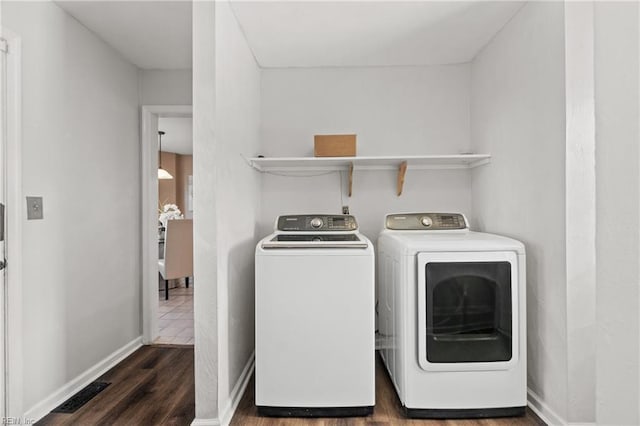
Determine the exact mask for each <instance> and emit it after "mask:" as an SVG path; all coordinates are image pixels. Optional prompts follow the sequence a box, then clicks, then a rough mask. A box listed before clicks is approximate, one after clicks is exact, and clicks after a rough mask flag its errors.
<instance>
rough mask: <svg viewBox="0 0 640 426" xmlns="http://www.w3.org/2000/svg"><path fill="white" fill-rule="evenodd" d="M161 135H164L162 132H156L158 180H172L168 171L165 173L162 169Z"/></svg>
mask: <svg viewBox="0 0 640 426" xmlns="http://www.w3.org/2000/svg"><path fill="white" fill-rule="evenodd" d="M162 135H164V132H163V131H162V130H159V131H158V139H159V140H158V144H159V148H158V151H159V152H158V158H159V160H158V179H173V176H171V173H169V172H168V171H166V170H165V169H163V168H162Z"/></svg>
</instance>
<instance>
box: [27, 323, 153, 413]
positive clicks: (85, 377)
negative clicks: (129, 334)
mask: <svg viewBox="0 0 640 426" xmlns="http://www.w3.org/2000/svg"><path fill="white" fill-rule="evenodd" d="M141 346H142V336H140V337H137V338H136V339H135V340H132V341H131V342H129V343H127V344H126V345H124V346H123V347H121V348H120V349H118V350H117V351H115V352H114V353H112V354H111V355H109V356H107V357H106V358H105V359H103V360H102V361H100V362H98V363H97V364H96V365H94V366H93V367H91V368H89V369H88V370H86V371H85V372H84V373H82V374H80V375H79V376H78V377H76V378H75V379H73V380H71V381H70V382H68V383H66V384H65V385H63V386H62V387H61V388H60V389H58V390H56V391H55V392H53V393H52V394H51V395H49V396H48V397H46V398H45V399H43V400H42V401H40V402H39V403H37V404H36V405H34V406H33V407H31V408H30V409H29V410H28V411H27V412H26V413H25V414H24V418H26V419H34V420H35V421H38V420H40V419H41V418H43V417H44V416H46V415H47V414H49V412H50V411H51V410H53V409H54V408H56V407H57V406H58V405H60V404H62V403H63V402H64V401H66V400H67V399H69V398H70V397H71V396H73V395H74V394H76V393H77V392H78V391H80V390H81V389H82V388H84V387H85V386H87V385H88V384H89V383H91V382H93V381H94V380H95V379H96V378H98V377H100V376H102V375H103V374H104V373H106V372H107V371H109V370H110V369H111V368H113V367H114V366H115V365H116V364H118V363H119V362H120V361H122V360H123V359H125V358H126V357H128V356H129V355H131V354H132V353H133V352H135V351H136V350H137V349H138V348H140V347H141Z"/></svg>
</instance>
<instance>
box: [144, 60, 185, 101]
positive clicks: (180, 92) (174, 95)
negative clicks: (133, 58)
mask: <svg viewBox="0 0 640 426" xmlns="http://www.w3.org/2000/svg"><path fill="white" fill-rule="evenodd" d="M139 86H140V88H139V90H140V105H191V103H192V101H193V92H192V88H191V86H192V72H191V70H190V69H189V70H139Z"/></svg>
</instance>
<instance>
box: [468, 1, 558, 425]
mask: <svg viewBox="0 0 640 426" xmlns="http://www.w3.org/2000/svg"><path fill="white" fill-rule="evenodd" d="M563 11H564V5H563V4H562V3H528V4H526V5H525V6H524V7H523V8H522V9H521V10H520V12H518V14H517V15H516V16H515V17H514V18H513V19H512V20H511V21H510V22H509V23H508V24H507V25H506V26H505V27H504V28H503V29H502V31H501V32H500V33H499V34H498V35H497V36H496V37H495V38H494V39H493V40H492V41H491V43H489V45H488V46H487V47H485V49H484V50H483V51H482V52H481V53H480V54H479V55H478V56H477V57H476V58H475V60H474V61H473V63H472V69H471V81H472V96H471V100H472V101H471V134H472V141H473V146H474V150H475V151H476V152H488V153H491V155H492V159H491V164H489V165H488V166H486V167H479V168H477V169H475V170H474V171H473V179H472V185H473V192H472V197H473V211H474V214H475V217H476V220H477V221H478V224H479V228H480V229H481V230H482V231H486V232H494V233H498V234H504V235H508V236H511V237H514V238H516V239H519V240H521V241H522V242H523V243H524V244H525V246H526V249H527V280H528V281H527V321H528V324H527V329H528V336H527V337H528V386H529V388H530V389H531V390H532V391H533V392H535V393H536V394H537V395H538V396H539V397H540V398H541V399H542V400H543V401H544V402H545V403H546V404H548V405H549V406H550V407H551V408H552V409H553V410H554V411H555V412H556V413H558V414H559V415H560V416H561V417H562V418H566V415H567V405H566V401H567V343H566V342H567V333H566V330H567V322H566V279H565V277H566V271H565V220H564V218H565V98H564V94H565V86H564V82H565V69H564V16H563Z"/></svg>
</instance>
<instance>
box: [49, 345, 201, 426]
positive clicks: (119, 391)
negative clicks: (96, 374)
mask: <svg viewBox="0 0 640 426" xmlns="http://www.w3.org/2000/svg"><path fill="white" fill-rule="evenodd" d="M193 364H194V361H193V347H189V346H173V347H172V346H143V347H142V348H140V349H138V350H137V351H136V352H134V353H133V354H131V355H130V356H129V357H128V358H126V359H125V360H124V361H122V362H121V363H119V364H118V365H117V366H115V367H114V368H112V369H111V370H109V371H108V372H106V373H105V374H103V375H102V376H101V377H100V378H99V379H97V380H98V381H105V382H111V385H109V387H107V388H106V389H105V390H103V391H102V392H101V393H99V394H98V395H97V396H96V397H94V398H93V399H92V400H91V401H89V402H87V403H86V404H85V405H84V406H83V407H81V408H80V409H78V410H77V411H76V412H75V413H71V414H61V413H50V414H48V415H47V416H46V417H44V418H43V419H42V420H40V421H39V422H38V423H37V424H38V425H74V426H76V425H132V426H133V425H189V424H191V422H192V421H193V418H194V417H195V388H194V374H193Z"/></svg>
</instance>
